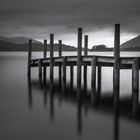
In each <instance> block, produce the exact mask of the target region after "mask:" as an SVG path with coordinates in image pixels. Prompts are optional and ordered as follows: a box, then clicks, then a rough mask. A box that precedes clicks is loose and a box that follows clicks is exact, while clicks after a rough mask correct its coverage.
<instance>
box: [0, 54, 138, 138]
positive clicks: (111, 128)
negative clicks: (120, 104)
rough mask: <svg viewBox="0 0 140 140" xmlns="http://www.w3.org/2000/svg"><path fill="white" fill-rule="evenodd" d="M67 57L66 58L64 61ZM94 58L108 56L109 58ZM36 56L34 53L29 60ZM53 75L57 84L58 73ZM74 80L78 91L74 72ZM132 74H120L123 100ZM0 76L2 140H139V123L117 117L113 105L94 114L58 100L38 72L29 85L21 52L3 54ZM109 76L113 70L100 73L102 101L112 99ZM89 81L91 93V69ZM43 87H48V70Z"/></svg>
mask: <svg viewBox="0 0 140 140" xmlns="http://www.w3.org/2000/svg"><path fill="white" fill-rule="evenodd" d="M96 53H97V52H96ZM67 54H68V53H67V52H65V53H64V54H63V55H67ZM72 54H73V55H74V53H73V52H72V53H71V54H69V55H72ZM75 54H76V53H75ZM97 54H98V55H100V54H105V55H112V53H111V52H110V53H107V52H104V53H101V52H100V53H97ZM40 55H41V54H40V53H34V54H33V57H38V56H40ZM56 55H57V53H56ZM122 55H123V56H125V55H129V56H130V55H131V56H140V53H138V52H137V53H136V52H133V53H129V52H127V53H126V52H123V54H122ZM54 73H55V79H56V80H57V79H58V69H57V68H55V70H54ZM74 74H75V76H74V85H75V89H76V68H75V72H74ZM131 74H132V71H131V70H127V71H126V70H121V99H123V98H124V97H126V96H127V97H131V87H132V86H131V84H132V82H131V79H132V78H131V76H132V75H131ZM0 75H1V76H0V140H46V139H47V140H78V139H80V140H91V139H94V140H139V139H140V122H139V121H137V120H135V119H134V118H133V117H131V111H129V112H128V115H124V114H123V113H121V114H119V113H118V112H115V111H113V105H112V104H110V105H106V104H105V105H103V106H102V105H100V106H99V107H97V108H95V107H94V106H93V105H92V104H91V103H90V101H89V100H87V101H83V99H78V98H76V97H75V96H70V95H68V96H65V95H62V92H61V90H59V89H57V88H54V89H53V94H52V91H51V90H50V88H49V86H48V85H47V86H45V87H43V88H42V87H41V85H40V83H39V80H38V69H37V68H35V69H33V70H32V76H31V79H30V80H28V77H27V53H25V52H1V53H0ZM112 75H113V73H112V68H103V71H102V94H101V96H102V97H103V96H104V97H105V96H106V95H110V96H112V94H113V93H112V90H113V87H112V86H113V83H112V82H113V78H112ZM87 78H88V80H87V86H88V89H89V90H90V89H91V82H90V79H91V69H90V67H88V75H87ZM47 81H48V83H49V69H47ZM67 81H69V68H67ZM82 83H83V82H82ZM70 92H71V94H72V91H70ZM65 94H67V93H65Z"/></svg>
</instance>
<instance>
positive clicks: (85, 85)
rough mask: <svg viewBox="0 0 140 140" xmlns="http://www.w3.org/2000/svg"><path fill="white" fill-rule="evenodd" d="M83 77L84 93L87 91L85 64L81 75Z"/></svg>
mask: <svg viewBox="0 0 140 140" xmlns="http://www.w3.org/2000/svg"><path fill="white" fill-rule="evenodd" d="M83 77H84V78H83V79H84V91H85V92H84V93H86V91H87V66H84V75H83Z"/></svg>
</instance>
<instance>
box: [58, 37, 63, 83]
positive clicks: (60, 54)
mask: <svg viewBox="0 0 140 140" xmlns="http://www.w3.org/2000/svg"><path fill="white" fill-rule="evenodd" d="M58 44H59V52H58V56H59V57H61V56H62V40H59V41H58ZM61 77H62V73H61V66H59V82H60V83H61Z"/></svg>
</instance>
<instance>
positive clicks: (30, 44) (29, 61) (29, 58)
mask: <svg viewBox="0 0 140 140" xmlns="http://www.w3.org/2000/svg"><path fill="white" fill-rule="evenodd" d="M31 58H32V40H31V39H30V40H29V49H28V71H27V74H28V75H30V74H31V66H30V65H31Z"/></svg>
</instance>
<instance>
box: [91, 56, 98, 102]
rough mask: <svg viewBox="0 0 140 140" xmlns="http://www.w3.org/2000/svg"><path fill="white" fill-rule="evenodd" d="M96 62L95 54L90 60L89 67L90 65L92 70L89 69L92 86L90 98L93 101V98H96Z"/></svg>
mask: <svg viewBox="0 0 140 140" xmlns="http://www.w3.org/2000/svg"><path fill="white" fill-rule="evenodd" d="M96 64H97V60H96V56H93V59H92V61H91V67H92V71H91V88H92V92H93V93H92V95H91V100H92V101H93V102H94V101H95V98H96Z"/></svg>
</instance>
